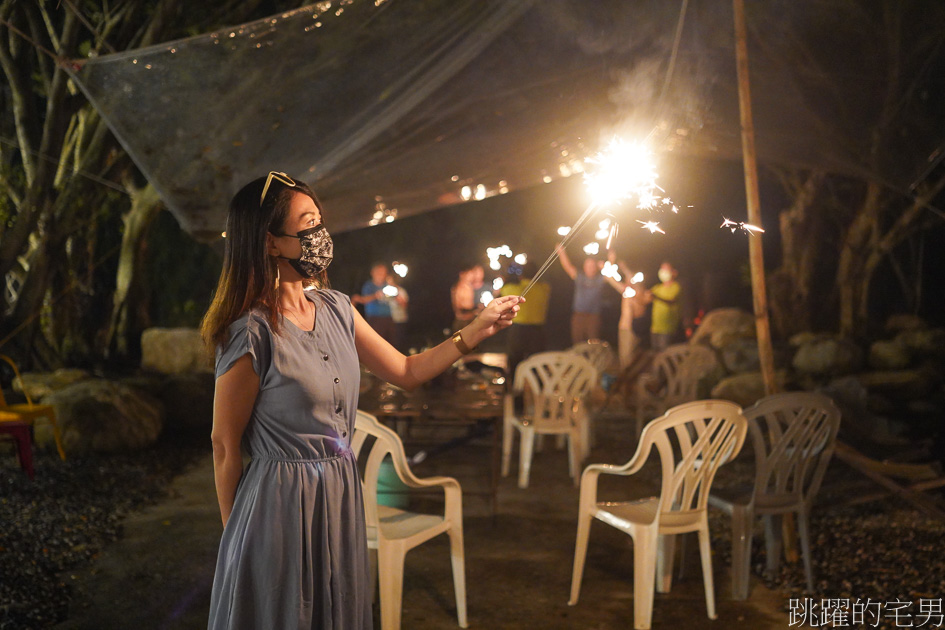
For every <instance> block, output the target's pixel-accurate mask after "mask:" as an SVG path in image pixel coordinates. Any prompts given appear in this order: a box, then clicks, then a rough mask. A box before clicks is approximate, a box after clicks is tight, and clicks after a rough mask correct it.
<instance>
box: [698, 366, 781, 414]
mask: <svg viewBox="0 0 945 630" xmlns="http://www.w3.org/2000/svg"><path fill="white" fill-rule="evenodd" d="M775 383H776V384H777V386H778V389H783V388H784V385H785V383H787V375H786V373H785V372H783V371H781V370H778V371H777V372H776V373H775ZM711 396H712V398H721V399H722V400H731V401H732V402H734V403H737V404H739V405H741V406H742V407H743V408H744V407H748V406H750V405H753V404H754V403H755V401H757V400H759V399H761V398H764V397H765V382H764V379H763V378H762V376H761V372H746V373H744V374H735V375H734V376H728V377H726V378H723V379H722V380H721V381H719V382H718V383H717V384H716V385H715V387H713V388H712V394H711Z"/></svg>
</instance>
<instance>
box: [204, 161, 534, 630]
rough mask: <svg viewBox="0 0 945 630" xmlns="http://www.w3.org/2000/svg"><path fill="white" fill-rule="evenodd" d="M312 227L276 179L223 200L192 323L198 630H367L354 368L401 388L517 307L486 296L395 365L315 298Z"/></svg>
mask: <svg viewBox="0 0 945 630" xmlns="http://www.w3.org/2000/svg"><path fill="white" fill-rule="evenodd" d="M322 221H323V216H322V208H321V204H320V202H319V201H318V199H317V198H316V197H315V194H314V193H313V192H312V190H311V189H310V188H309V187H308V186H306V185H305V184H303V183H301V182H298V181H296V180H293V179H292V178H290V177H289V176H287V175H285V174H284V173H276V172H272V173H269V175H268V176H267V177H262V178H259V179H257V180H254V181H253V182H251V183H249V184H247V185H246V186H245V187H243V189H242V190H240V191H239V192H238V193H237V194H236V196H235V197H234V198H233V200H232V202H231V203H230V211H229V215H228V217H227V226H226V251H225V254H224V261H223V272H222V274H221V276H220V281H219V283H218V285H217V290H216V294H215V295H214V299H213V303H212V304H211V306H210V309H209V310H208V312H207V315H206V316H205V318H204V321H203V326H202V332H203V335H204V338H205V340H206V341H207V343H208V344H209V345H210V346H211V347H213V348H214V349H215V351H216V390H215V395H214V404H213V430H212V435H211V440H212V443H213V461H214V476H215V482H216V489H217V498H218V500H219V503H220V515H221V517H222V519H223V526H224V529H223V536H222V539H221V541H220V550H219V555H218V559H217V566H216V574H215V576H214V582H213V591H212V595H211V604H210V620H209V628H210V629H211V630H217V629H222V628H228V629H235V628H246V629H249V628H267V629H284V630H290V629H291V630H296V629H298V628H322V629H326V630H327V629H334V630H359V629H362V628H370V627H371V625H372V616H371V599H372V598H371V593H370V584H371V579H370V576H369V574H368V554H367V537H366V533H365V526H364V513H363V504H362V502H361V486H360V482H359V478H358V472H357V462H356V460H355V458H354V456H353V454H352V452H351V450H350V447H349V444H350V439H351V433H352V430H353V428H354V418H355V412H356V410H357V404H358V383H359V377H360V371H359V368H358V362H359V361H360V362H361V363H363V364H364V365H365V366H366V367H367V368H368V369H369V370H371V372H373V373H374V374H376V375H378V376H379V377H381V378H383V379H386V380H388V381H390V382H391V383H393V384H395V385H398V386H400V387H403V388H406V389H410V388H413V387H416V386H417V385H419V384H421V383H423V382H424V381H426V380H428V379H430V378H432V377H434V376H436V375H437V374H439V373H440V372H442V371H443V370H445V369H446V368H447V367H449V366H450V365H451V364H452V363H453V362H455V361H456V360H457V359H458V358H459V357H460V355H461V354H463V353H466V352H469V351H470V348H473V347H475V346H476V345H478V344H479V343H480V342H481V341H482V340H483V339H486V338H487V337H489V336H491V335H493V334H495V333H496V332H497V331H498V330H501V329H502V328H505V327H507V326H508V325H510V324H511V321H512V318H513V317H514V316H515V313H516V312H517V311H518V306H517V305H518V302H519V301H520V300H521V298H518V297H516V296H509V297H506V298H499V299H496V300H494V301H493V302H492V303H491V304H490V305H489V307H488V308H486V309H485V310H483V311H482V313H480V315H479V316H478V317H477V318H476V319H475V320H473V321H472V322H471V323H470V324H469V325H468V326H466V327H465V328H464V329H463V330H462V331H458V333H457V334H455V335H454V336H453V337H452V339H450V340H448V341H445V342H443V343H442V344H440V345H439V346H437V347H435V348H432V349H430V350H427V351H426V352H424V353H422V354H419V355H414V356H410V357H406V356H404V355H403V354H401V353H400V352H398V351H397V350H395V349H394V348H393V347H392V346H391V345H390V344H389V343H387V342H386V341H384V340H383V339H382V338H381V337H380V335H378V334H377V333H376V332H375V331H374V330H373V329H372V328H371V327H370V326H369V325H368V324H367V322H366V321H365V320H364V319H363V318H362V317H361V315H360V314H359V313H358V311H357V310H355V309H354V308H353V307H352V306H351V303H350V301H349V300H348V298H347V297H346V296H345V295H343V294H341V293H339V292H337V291H331V290H328V289H325V288H323V287H325V286H326V279H325V268H326V267H327V266H328V263H329V262H331V258H332V245H331V237H330V236H328V232H327V231H326V230H325V227H324V225H323V223H322ZM308 285H314V290H307V289H310V288H312V287H311V286H308ZM241 445H242V447H243V448H244V449H245V450H246V451H247V452H248V454H249V456H250V458H251V459H250V462H249V464H248V465H247V466H246V468H245V469H244V468H243V460H242V454H241Z"/></svg>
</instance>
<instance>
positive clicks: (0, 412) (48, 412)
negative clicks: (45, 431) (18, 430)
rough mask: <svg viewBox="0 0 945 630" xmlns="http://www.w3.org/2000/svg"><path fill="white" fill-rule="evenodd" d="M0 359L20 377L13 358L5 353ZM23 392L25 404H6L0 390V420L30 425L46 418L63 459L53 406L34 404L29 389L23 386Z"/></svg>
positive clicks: (60, 438)
mask: <svg viewBox="0 0 945 630" xmlns="http://www.w3.org/2000/svg"><path fill="white" fill-rule="evenodd" d="M0 360H3V361H6V362H7V363H9V364H10V367H12V368H13V374H14V376H16V378H17V379H20V370H19V368H17V367H16V363H14V362H13V359H11V358H10V357H8V356H6V355H5V354H0ZM20 382H21V383H22V382H23V381H22V379H20ZM23 394H24V395H25V396H26V403H25V404H23V403H19V404H14V405H8V404H7V401H6V399H5V398H4V397H3V390H0V422H25V423H26V424H29V425H31V426H32V425H33V423H35V422H36V420H38V419H40V418H42V419H44V420H46V421H47V422H49V424H50V425H52V432H53V437H54V438H55V440H56V450H57V451H59V458H60V459H62V460H63V461H65V459H66V452H65V451H64V450H62V437H61V436H60V434H59V425H58V424H57V423H56V412H55V410H54V409H53V406H52V405H38V404H35V403H34V402H33V399H32V398H30V393H29V391H28V390H27V388H25V387H24V388H23Z"/></svg>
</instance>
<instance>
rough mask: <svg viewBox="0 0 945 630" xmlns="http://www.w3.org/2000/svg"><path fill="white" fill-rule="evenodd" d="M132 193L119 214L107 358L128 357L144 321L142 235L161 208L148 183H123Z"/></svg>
mask: <svg viewBox="0 0 945 630" xmlns="http://www.w3.org/2000/svg"><path fill="white" fill-rule="evenodd" d="M125 187H126V189H127V190H128V192H129V194H130V195H131V209H130V210H129V211H128V212H126V213H125V214H124V215H123V216H122V222H123V223H124V226H125V229H124V232H123V233H122V236H121V253H120V255H119V259H118V271H117V273H116V286H115V294H114V297H113V299H112V315H111V321H110V324H109V328H108V337H107V342H106V354H107V356H109V358H116V359H127V358H128V356H129V354H130V350H131V348H132V346H133V345H134V344H132V343H131V340H132V336H134V335H137V334H139V333H140V332H141V327H142V326H143V325H145V323H146V322H144V321H142V319H143V318H142V317H141V313H140V312H139V308H138V307H139V305H140V300H141V299H142V297H143V296H144V295H145V293H146V292H145V291H144V290H143V289H144V287H143V279H144V273H143V271H144V267H145V260H144V258H145V235H146V234H147V231H148V228H149V227H150V226H151V223H152V222H153V221H154V218H155V217H156V216H157V214H158V212H160V211H161V209H162V207H163V206H162V205H161V199H160V197H159V196H158V194H157V191H156V190H155V189H154V187H153V186H151V185H150V184H148V185H146V186H144V187H143V188H136V187H134V186H133V185H131V184H128V183H126V185H125Z"/></svg>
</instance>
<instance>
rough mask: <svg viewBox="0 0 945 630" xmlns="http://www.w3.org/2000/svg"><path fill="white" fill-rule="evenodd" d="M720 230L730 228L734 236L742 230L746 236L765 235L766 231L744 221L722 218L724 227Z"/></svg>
mask: <svg viewBox="0 0 945 630" xmlns="http://www.w3.org/2000/svg"><path fill="white" fill-rule="evenodd" d="M719 228H728V229H730V230H731V231H732V234H734V233H735V230H742V231H744V232H745V233H746V234H755V233H756V232H761V233H763V232H764V230H763V229H762V228H760V227H758V226H757V225H752V224H751V223H745V222H744V221H732V220H731V219H727V218H725V217H722V225H720V226H719Z"/></svg>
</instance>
